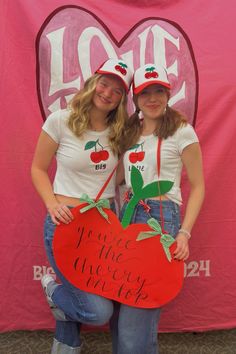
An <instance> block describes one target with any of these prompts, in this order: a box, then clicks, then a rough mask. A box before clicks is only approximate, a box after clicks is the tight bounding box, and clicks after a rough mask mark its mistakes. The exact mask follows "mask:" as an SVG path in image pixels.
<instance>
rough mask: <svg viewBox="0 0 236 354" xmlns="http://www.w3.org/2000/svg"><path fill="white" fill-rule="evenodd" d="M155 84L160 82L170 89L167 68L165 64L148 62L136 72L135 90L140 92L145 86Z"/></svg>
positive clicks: (135, 92) (136, 92)
mask: <svg viewBox="0 0 236 354" xmlns="http://www.w3.org/2000/svg"><path fill="white" fill-rule="evenodd" d="M153 84H159V85H162V86H164V87H167V88H168V89H170V88H171V85H170V83H169V80H168V77H167V72H166V69H165V68H164V67H163V66H160V65H155V64H152V63H150V64H146V65H143V66H141V67H140V68H138V69H137V70H136V71H135V73H134V81H133V91H134V94H136V95H137V94H138V93H139V92H141V91H142V90H143V89H144V88H145V87H147V86H149V85H153Z"/></svg>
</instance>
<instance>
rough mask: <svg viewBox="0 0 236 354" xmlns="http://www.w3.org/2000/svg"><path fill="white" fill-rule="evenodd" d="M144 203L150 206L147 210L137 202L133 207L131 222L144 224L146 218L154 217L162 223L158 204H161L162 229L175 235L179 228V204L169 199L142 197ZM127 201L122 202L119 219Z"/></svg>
mask: <svg viewBox="0 0 236 354" xmlns="http://www.w3.org/2000/svg"><path fill="white" fill-rule="evenodd" d="M143 201H144V203H145V204H147V205H148V206H149V207H150V210H149V212H146V211H145V209H144V207H143V206H142V205H141V204H137V205H136V207H135V208H134V212H133V216H132V219H131V222H130V223H131V224H146V223H147V221H148V219H150V218H154V219H156V220H157V221H158V222H159V223H160V225H162V220H161V213H160V206H162V215H163V219H164V230H165V231H166V232H167V233H169V234H170V235H171V236H173V237H175V236H176V235H177V233H178V231H179V229H180V226H181V224H180V208H179V205H178V204H176V203H175V202H173V201H171V200H162V201H160V200H155V199H144V200H143ZM127 204H128V203H127V202H125V203H124V205H123V207H122V209H121V211H120V220H122V217H123V215H124V212H125V209H126V206H127Z"/></svg>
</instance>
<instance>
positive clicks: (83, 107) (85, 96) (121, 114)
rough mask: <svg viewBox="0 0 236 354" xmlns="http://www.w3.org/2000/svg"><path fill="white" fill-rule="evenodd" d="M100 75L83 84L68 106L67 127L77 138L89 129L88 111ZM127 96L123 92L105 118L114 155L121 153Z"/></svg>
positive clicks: (95, 75) (126, 118) (126, 115)
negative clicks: (116, 105) (69, 111)
mask: <svg viewBox="0 0 236 354" xmlns="http://www.w3.org/2000/svg"><path fill="white" fill-rule="evenodd" d="M101 76H102V75H101V74H94V75H93V76H91V77H90V78H89V79H87V80H86V81H85V83H84V87H83V88H82V89H81V90H80V91H79V92H78V93H77V94H76V95H75V96H74V97H73V99H72V100H71V102H70V104H69V108H70V110H71V113H70V115H69V118H68V127H69V128H70V129H71V131H72V132H73V133H74V134H75V135H76V136H78V137H80V136H82V135H83V133H84V132H85V131H86V130H87V129H89V123H90V116H89V113H90V110H91V108H92V105H93V103H92V99H93V95H94V92H95V89H96V85H97V82H98V80H99V78H100V77H101ZM126 106H127V94H126V92H125V90H124V93H123V95H122V98H121V101H120V103H119V105H118V107H117V108H116V109H114V110H113V111H111V112H110V113H109V114H108V116H107V125H108V126H109V127H110V132H109V136H108V141H109V145H110V147H111V150H112V151H113V153H114V154H120V152H121V139H122V133H123V128H124V125H125V122H126V121H127V120H128V113H127V109H126Z"/></svg>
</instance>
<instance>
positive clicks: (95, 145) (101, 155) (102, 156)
mask: <svg viewBox="0 0 236 354" xmlns="http://www.w3.org/2000/svg"><path fill="white" fill-rule="evenodd" d="M90 149H94V151H92V152H91V154H90V160H91V161H92V162H94V163H99V162H101V161H106V160H107V159H108V158H109V152H108V151H107V150H105V148H104V146H102V144H100V142H99V139H97V140H96V141H94V140H90V141H88V142H87V143H86V145H85V148H84V150H90ZM98 149H100V150H98Z"/></svg>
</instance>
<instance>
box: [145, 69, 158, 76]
mask: <svg viewBox="0 0 236 354" xmlns="http://www.w3.org/2000/svg"><path fill="white" fill-rule="evenodd" d="M154 70H155V67H154V66H151V67H149V68H147V69H145V71H147V72H146V74H145V78H146V79H151V78H154V79H156V78H157V77H158V73H157V72H156V71H154Z"/></svg>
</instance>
